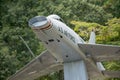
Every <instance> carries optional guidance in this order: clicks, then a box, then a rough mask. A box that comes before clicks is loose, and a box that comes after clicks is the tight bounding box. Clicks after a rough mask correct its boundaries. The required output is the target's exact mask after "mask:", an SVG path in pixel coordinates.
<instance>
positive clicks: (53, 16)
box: [48, 14, 64, 22]
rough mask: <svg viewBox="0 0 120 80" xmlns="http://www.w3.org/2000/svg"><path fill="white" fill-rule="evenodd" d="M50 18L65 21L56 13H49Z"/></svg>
mask: <svg viewBox="0 0 120 80" xmlns="http://www.w3.org/2000/svg"><path fill="white" fill-rule="evenodd" d="M48 18H53V19H56V20H59V21H62V22H64V21H63V20H62V18H61V17H60V16H58V15H56V14H52V15H49V16H48Z"/></svg>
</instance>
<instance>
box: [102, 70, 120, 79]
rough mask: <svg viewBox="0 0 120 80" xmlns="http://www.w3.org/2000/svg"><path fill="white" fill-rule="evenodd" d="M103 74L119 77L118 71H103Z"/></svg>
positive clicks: (109, 76) (119, 72)
mask: <svg viewBox="0 0 120 80" xmlns="http://www.w3.org/2000/svg"><path fill="white" fill-rule="evenodd" d="M103 75H104V76H105V77H108V78H120V71H103Z"/></svg>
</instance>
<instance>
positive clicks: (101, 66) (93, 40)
mask: <svg viewBox="0 0 120 80" xmlns="http://www.w3.org/2000/svg"><path fill="white" fill-rule="evenodd" d="M95 37H96V36H95V32H94V31H92V32H91V34H90V39H89V44H95V42H96V39H95ZM96 64H97V67H98V69H99V70H100V71H104V70H105V68H104V66H103V65H102V63H101V62H97V63H96Z"/></svg>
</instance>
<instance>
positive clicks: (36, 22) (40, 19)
mask: <svg viewBox="0 0 120 80" xmlns="http://www.w3.org/2000/svg"><path fill="white" fill-rule="evenodd" d="M28 24H29V26H30V27H31V28H32V29H40V30H42V29H45V28H48V27H50V22H49V21H48V19H47V18H46V17H45V16H36V17H33V18H31V19H30V20H29V22H28Z"/></svg>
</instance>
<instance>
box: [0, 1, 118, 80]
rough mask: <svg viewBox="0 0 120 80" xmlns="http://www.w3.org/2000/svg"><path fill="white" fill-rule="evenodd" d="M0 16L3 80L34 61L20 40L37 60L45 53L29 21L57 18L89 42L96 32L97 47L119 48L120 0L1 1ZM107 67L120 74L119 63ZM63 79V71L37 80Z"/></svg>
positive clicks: (0, 79) (0, 66) (0, 74)
mask: <svg viewBox="0 0 120 80" xmlns="http://www.w3.org/2000/svg"><path fill="white" fill-rule="evenodd" d="M0 12H1V13H0V80H6V79H7V78H8V77H9V76H10V75H12V74H14V73H15V72H16V71H17V70H19V69H20V68H21V67H23V66H24V65H25V64H27V63H28V62H29V61H30V60H32V59H33V57H32V55H31V54H30V52H29V50H28V49H27V47H26V46H25V44H24V42H23V41H22V40H21V38H20V37H22V38H23V39H24V40H25V41H26V43H27V44H28V45H29V47H30V49H31V50H32V51H33V53H34V54H35V56H37V55H39V54H40V53H41V52H42V51H43V50H45V48H44V46H43V44H42V43H41V42H40V41H39V40H38V39H37V38H36V36H35V34H34V33H33V32H32V30H31V29H30V28H29V27H28V20H29V19H30V18H32V17H34V16H38V15H44V16H48V15H50V14H57V15H59V16H60V17H61V18H63V20H64V21H65V23H66V24H67V25H68V26H69V27H71V28H73V29H74V30H75V31H76V32H77V33H78V34H79V35H80V36H82V38H83V39H85V40H86V41H87V40H88V39H89V33H90V31H91V30H92V29H95V30H96V35H97V43H101V44H113V45H120V0H104V1H103V0H46V1H44V0H1V1H0ZM104 65H105V66H106V68H107V69H113V70H116V69H118V70H120V63H119V62H111V63H107V62H106V63H104ZM61 76H63V71H60V72H55V73H53V74H50V75H47V76H44V77H42V78H40V79H37V80H63V77H61ZM111 80H119V79H111Z"/></svg>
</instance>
